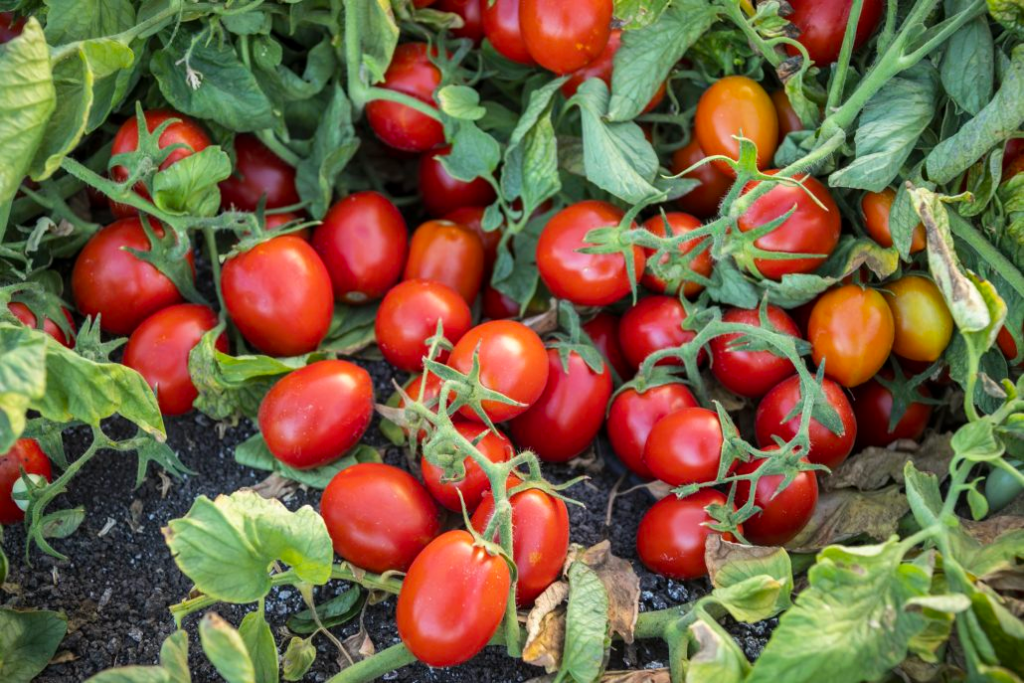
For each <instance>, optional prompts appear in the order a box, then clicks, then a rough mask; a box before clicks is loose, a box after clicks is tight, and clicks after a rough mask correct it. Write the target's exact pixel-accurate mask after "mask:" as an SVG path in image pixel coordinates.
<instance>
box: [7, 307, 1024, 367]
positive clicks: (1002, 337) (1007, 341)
mask: <svg viewBox="0 0 1024 683" xmlns="http://www.w3.org/2000/svg"><path fill="white" fill-rule="evenodd" d="M19 317H20V316H19ZM22 322H24V321H22ZM26 324H27V323H26ZM58 341H59V340H58ZM996 345H997V346H999V350H1000V351H1002V352H1003V355H1004V356H1006V359H1007V360H1014V359H1016V358H1017V342H1015V341H1014V340H1013V335H1012V334H1010V331H1009V330H1007V329H1006V326H1005V325H1004V326H1003V327H1002V328H1000V330H999V335H998V336H997V337H996Z"/></svg>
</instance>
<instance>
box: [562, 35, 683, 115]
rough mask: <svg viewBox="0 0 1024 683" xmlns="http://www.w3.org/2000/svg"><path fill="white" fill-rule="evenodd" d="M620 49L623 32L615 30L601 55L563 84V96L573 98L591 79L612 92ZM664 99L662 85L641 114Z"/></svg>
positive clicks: (573, 73) (574, 72) (654, 107)
mask: <svg viewBox="0 0 1024 683" xmlns="http://www.w3.org/2000/svg"><path fill="white" fill-rule="evenodd" d="M620 47H622V31H621V30H619V29H613V30H612V32H611V34H610V35H609V36H608V43H607V44H606V45H605V46H604V50H602V51H601V54H600V55H598V56H597V58H596V59H594V60H593V61H592V62H590V63H589V64H587V65H586V66H584V67H582V68H580V69H577V70H576V71H573V72H572V74H570V76H569V80H567V81H566V82H565V83H563V84H562V95H564V96H565V97H566V99H568V98H570V97H572V96H573V95H575V94H576V91H577V90H579V87H580V86H581V85H583V83H585V82H586V81H588V80H589V79H591V78H600V79H601V80H602V81H604V82H605V84H606V85H607V86H608V89H609V90H611V87H612V73H613V72H614V68H615V53H616V52H618V51H619V48H620ZM664 99H665V84H664V83H662V84H661V86H660V87H659V88H658V91H657V92H655V93H654V96H653V97H652V98H651V101H650V102H648V103H647V106H646V107H644V110H643V111H642V112H641V113H642V114H646V113H647V112H649V111H652V110H653V109H656V108H657V107H658V105H659V104H661V102H662V100H664Z"/></svg>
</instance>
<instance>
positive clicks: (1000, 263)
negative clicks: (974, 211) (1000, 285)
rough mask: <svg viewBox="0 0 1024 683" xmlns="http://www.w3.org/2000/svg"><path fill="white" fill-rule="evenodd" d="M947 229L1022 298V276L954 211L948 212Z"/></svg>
mask: <svg viewBox="0 0 1024 683" xmlns="http://www.w3.org/2000/svg"><path fill="white" fill-rule="evenodd" d="M947 213H948V214H949V229H950V231H951V232H952V233H953V236H954V237H957V238H959V239H961V240H963V241H964V242H966V243H967V244H968V246H970V247H971V249H973V250H974V251H976V252H977V253H978V255H979V256H981V257H982V259H984V260H985V261H986V262H987V263H988V264H989V265H991V266H992V271H993V272H995V273H998V274H999V277H1001V278H1002V279H1003V280H1006V283H1007V284H1008V285H1010V286H1011V287H1013V289H1014V290H1015V291H1016V292H1017V294H1019V295H1020V296H1022V297H1024V275H1022V274H1021V272H1020V270H1019V269H1018V268H1017V267H1016V266H1015V265H1013V262H1011V261H1010V260H1009V259H1008V258H1006V257H1005V256H1003V254H1002V252H1000V251H999V250H998V249H996V248H995V247H993V246H992V243H991V242H989V241H988V240H987V239H985V237H984V235H982V234H981V233H980V232H978V230H977V229H976V228H975V227H974V226H973V225H971V224H970V222H968V221H966V220H964V219H963V218H962V217H961V216H960V214H958V213H957V212H956V211H949V212H947Z"/></svg>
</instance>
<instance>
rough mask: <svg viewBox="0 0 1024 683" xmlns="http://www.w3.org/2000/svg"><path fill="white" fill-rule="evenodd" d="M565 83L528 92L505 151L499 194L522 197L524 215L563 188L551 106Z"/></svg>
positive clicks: (530, 212)
mask: <svg viewBox="0 0 1024 683" xmlns="http://www.w3.org/2000/svg"><path fill="white" fill-rule="evenodd" d="M564 82H565V79H562V78H556V79H554V80H553V81H551V82H549V83H547V84H546V85H544V86H542V87H540V88H537V89H536V90H534V91H533V92H531V93H530V97H529V100H528V102H527V105H526V109H525V110H524V111H523V115H522V117H521V118H520V119H519V121H518V122H517V124H516V127H515V129H514V130H513V131H512V135H511V137H510V138H509V143H508V147H507V148H506V150H505V163H504V166H503V167H502V172H501V187H502V194H503V195H504V196H505V197H506V198H507V199H518V198H522V200H523V212H524V213H525V214H526V215H532V214H533V212H534V211H535V210H536V209H537V207H539V206H540V205H541V204H543V203H544V202H545V201H546V200H547V199H549V198H550V197H553V196H554V195H556V194H557V193H558V191H559V190H560V189H561V188H562V182H561V179H560V178H559V176H558V142H557V139H556V138H555V129H554V126H553V125H552V123H551V103H552V101H553V99H554V95H555V93H557V92H558V89H559V88H560V87H561V85H562V83H564Z"/></svg>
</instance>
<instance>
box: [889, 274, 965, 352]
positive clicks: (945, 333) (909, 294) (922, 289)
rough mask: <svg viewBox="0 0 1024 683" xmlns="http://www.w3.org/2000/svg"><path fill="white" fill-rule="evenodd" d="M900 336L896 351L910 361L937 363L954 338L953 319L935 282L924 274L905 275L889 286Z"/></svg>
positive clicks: (894, 346)
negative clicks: (923, 275)
mask: <svg viewBox="0 0 1024 683" xmlns="http://www.w3.org/2000/svg"><path fill="white" fill-rule="evenodd" d="M885 298H886V301H888V303H889V308H890V309H892V317H893V320H894V321H895V323H896V335H895V339H894V341H893V344H892V351H893V353H895V354H896V355H897V356H900V357H901V358H906V359H907V360H916V361H922V362H925V363H933V362H935V361H936V360H938V359H939V358H940V357H941V356H942V353H943V352H944V351H945V350H946V347H947V346H949V340H950V339H951V338H952V337H953V316H952V314H950V312H949V308H948V307H947V306H946V300H945V299H944V298H943V296H942V292H940V291H939V288H938V287H936V286H935V283H934V282H932V281H931V280H929V279H928V278H926V277H922V276H921V275H904V276H903V277H901V278H900V279H899V280H896V281H895V282H890V283H889V284H887V285H886V286H885Z"/></svg>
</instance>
